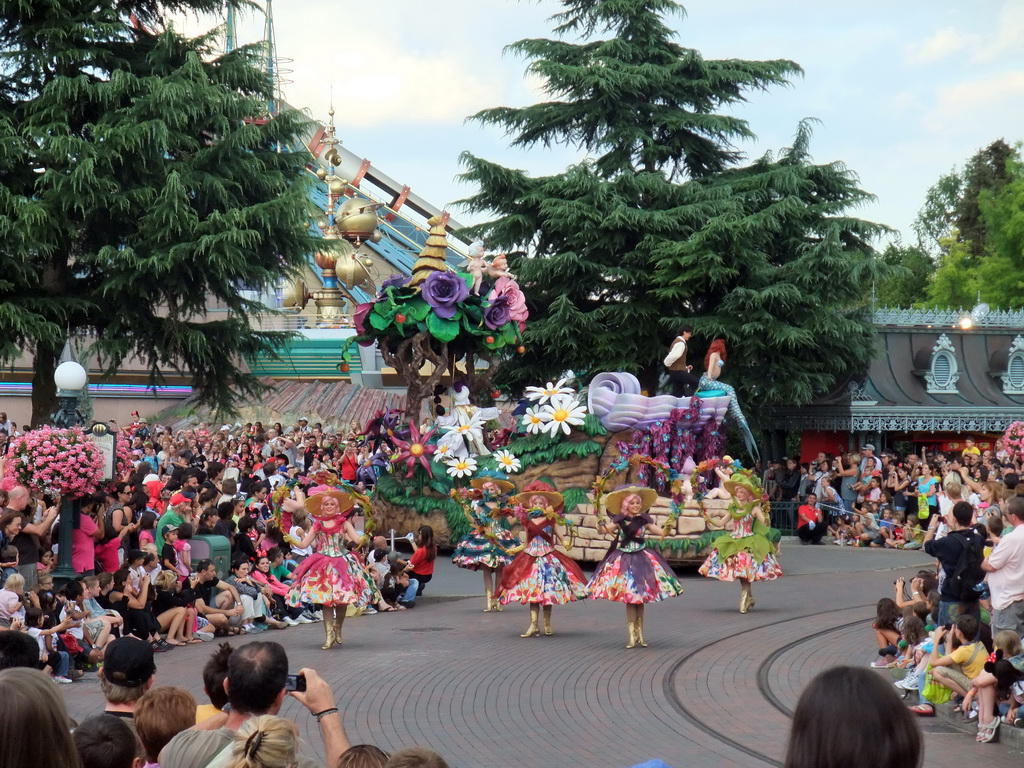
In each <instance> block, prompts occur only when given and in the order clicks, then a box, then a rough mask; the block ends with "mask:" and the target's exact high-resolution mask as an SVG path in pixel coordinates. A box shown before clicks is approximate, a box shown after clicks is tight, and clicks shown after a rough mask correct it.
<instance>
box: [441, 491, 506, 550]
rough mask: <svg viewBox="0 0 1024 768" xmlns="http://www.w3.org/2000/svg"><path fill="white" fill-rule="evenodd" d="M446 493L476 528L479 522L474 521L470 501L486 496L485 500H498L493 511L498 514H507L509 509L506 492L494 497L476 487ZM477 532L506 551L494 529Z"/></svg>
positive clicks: (479, 499) (478, 526) (482, 498)
mask: <svg viewBox="0 0 1024 768" xmlns="http://www.w3.org/2000/svg"><path fill="white" fill-rule="evenodd" d="M448 495H449V496H450V497H451V498H452V500H453V501H454V502H455V503H456V504H458V505H459V506H460V507H461V508H462V512H463V514H464V515H465V516H466V519H467V520H468V521H469V524H470V525H471V526H473V527H474V528H476V529H478V530H479V528H480V524H479V523H478V522H477V521H476V518H475V517H474V516H473V507H472V506H471V505H472V502H474V501H481V500H484V499H485V496H486V497H487V500H492V501H497V502H498V507H497V509H495V512H497V513H499V514H507V510H508V509H509V507H508V494H504V493H503V494H500V495H499V496H496V497H494V496H491V495H490V494H485V493H484V492H483V491H481V490H479V489H477V488H453V489H452V490H451V492H450V493H449V494H448ZM479 532H480V534H481V535H482V536H483V537H484V538H485V539H487V540H489V541H490V542H491V543H492V544H494V545H495V546H496V547H498V549H501V550H503V551H505V552H508V550H507V549H505V548H504V547H503V546H501V542H500V540H499V539H498V535H497V534H496V533H494V531H492V530H490V529H488V530H485V531H479Z"/></svg>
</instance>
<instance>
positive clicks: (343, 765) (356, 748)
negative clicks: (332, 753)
mask: <svg viewBox="0 0 1024 768" xmlns="http://www.w3.org/2000/svg"><path fill="white" fill-rule="evenodd" d="M387 763H388V753H387V752H385V751H384V750H382V749H381V748H380V747H375V746H373V744H353V745H352V746H351V747H349V748H348V749H346V750H345V751H344V752H343V753H342V755H341V757H340V758H339V759H338V765H337V768H384V766H385V765H387Z"/></svg>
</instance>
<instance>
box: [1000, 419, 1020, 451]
mask: <svg viewBox="0 0 1024 768" xmlns="http://www.w3.org/2000/svg"><path fill="white" fill-rule="evenodd" d="M1003 448H1004V449H1005V450H1006V452H1007V453H1009V454H1010V458H1011V459H1014V460H1018V459H1021V458H1024V421H1015V422H1013V423H1012V424H1011V425H1010V426H1009V427H1007V428H1006V433H1005V434H1004V435H1003Z"/></svg>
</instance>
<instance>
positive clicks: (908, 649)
mask: <svg viewBox="0 0 1024 768" xmlns="http://www.w3.org/2000/svg"><path fill="white" fill-rule="evenodd" d="M908 610H909V612H910V615H909V616H908V615H906V614H904V618H903V631H902V632H901V633H900V642H899V646H900V648H901V649H902V651H903V655H902V658H901V659H900V661H899V663H898V666H899V667H901V668H903V669H906V670H907V673H906V676H905V677H904V678H903V679H902V680H897V681H896V687H897V688H902V689H903V690H905V691H916V690H917V679H918V671H919V667H920V665H921V664H922V663H923V662H924V660H925V658H926V657H927V655H928V653H930V652H931V640H930V638H929V637H928V631H927V630H926V629H925V625H924V622H923V621H922V620H921V618H920V616H918V615H917V614H916V612H914V610H913V609H908ZM925 663H926V662H925Z"/></svg>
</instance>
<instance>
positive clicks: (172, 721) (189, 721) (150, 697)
mask: <svg viewBox="0 0 1024 768" xmlns="http://www.w3.org/2000/svg"><path fill="white" fill-rule="evenodd" d="M132 721H133V723H134V724H135V732H136V733H137V734H138V737H139V743H141V744H142V748H143V749H144V750H145V752H146V761H147V765H155V764H156V763H157V761H158V760H159V759H160V750H162V749H163V748H164V747H166V746H167V744H168V743H169V742H170V740H171V739H173V738H174V737H175V736H177V735H178V734H179V733H181V732H182V731H185V730H188V729H189V728H191V727H192V726H193V725H195V724H196V700H195V699H194V698H193V697H192V694H191V693H189V692H188V691H186V690H185V689H184V688H175V687H173V686H170V685H158V686H156V687H154V688H150V689H149V690H148V691H146V692H145V693H144V694H142V697H141V698H140V699H139V700H138V701H137V702H136V704H135V714H134V717H133V720H132Z"/></svg>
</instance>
